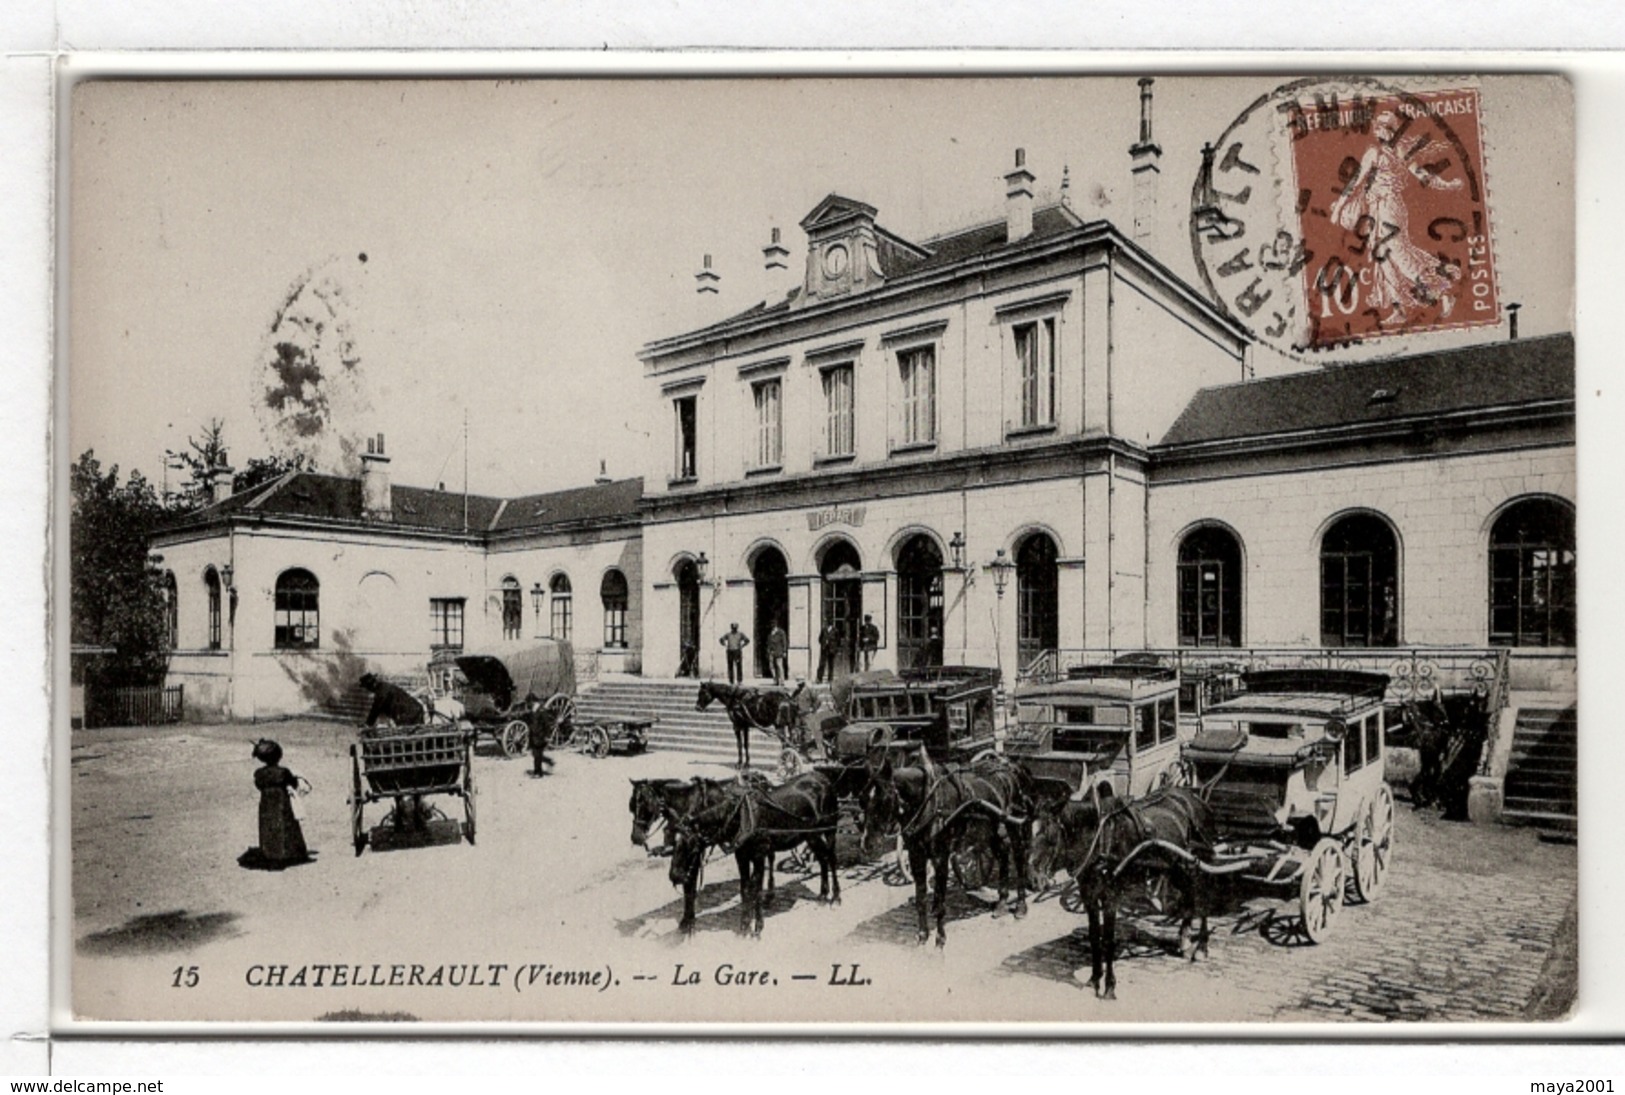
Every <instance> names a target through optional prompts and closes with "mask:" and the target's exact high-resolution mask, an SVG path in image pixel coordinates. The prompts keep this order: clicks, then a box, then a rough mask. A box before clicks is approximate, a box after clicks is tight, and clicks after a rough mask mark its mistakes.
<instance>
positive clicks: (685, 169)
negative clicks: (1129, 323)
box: [64, 74, 1574, 495]
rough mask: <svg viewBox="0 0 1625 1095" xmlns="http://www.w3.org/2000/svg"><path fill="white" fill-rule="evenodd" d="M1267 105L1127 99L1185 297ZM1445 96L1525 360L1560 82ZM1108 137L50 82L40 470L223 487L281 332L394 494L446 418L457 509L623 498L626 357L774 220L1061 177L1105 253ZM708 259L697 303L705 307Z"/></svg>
mask: <svg viewBox="0 0 1625 1095" xmlns="http://www.w3.org/2000/svg"><path fill="white" fill-rule="evenodd" d="M1136 75H1138V74H1136ZM1287 78H1288V77H1286V76H1284V75H1283V76H1279V77H1263V76H1256V75H1255V76H1247V77H1236V78H1219V77H1208V76H1197V75H1170V76H1162V77H1159V79H1158V80H1157V83H1156V85H1155V94H1156V99H1155V108H1154V119H1155V138H1156V140H1157V142H1158V143H1159V144H1160V146H1161V147H1162V149H1163V157H1162V161H1161V168H1162V176H1161V184H1160V196H1159V206H1158V215H1159V235H1158V237H1157V242H1156V246H1155V248H1154V250H1155V252H1156V253H1157V254H1158V257H1159V258H1162V259H1163V261H1164V262H1166V263H1167V264H1168V265H1169V266H1170V267H1171V268H1172V269H1173V270H1174V271H1175V272H1176V273H1177V274H1179V275H1180V276H1182V277H1185V278H1187V279H1188V280H1191V281H1192V283H1193V284H1200V282H1199V279H1197V277H1196V268H1195V263H1194V260H1193V258H1192V256H1191V254H1190V248H1189V243H1188V236H1187V235H1186V234H1185V233H1186V230H1187V223H1188V222H1187V217H1188V214H1189V210H1190V194H1191V187H1192V183H1193V182H1194V180H1195V177H1196V174H1197V170H1198V165H1199V162H1200V150H1201V147H1202V145H1203V143H1204V142H1208V141H1213V140H1215V139H1217V138H1218V136H1219V135H1220V134H1221V133H1222V132H1223V131H1224V130H1225V128H1226V127H1227V126H1228V125H1229V124H1230V122H1231V121H1232V120H1233V119H1234V118H1235V117H1236V116H1237V115H1238V114H1240V113H1241V112H1242V111H1243V110H1244V108H1246V107H1247V105H1248V104H1249V103H1251V102H1252V101H1253V100H1254V99H1255V98H1257V97H1258V96H1259V95H1262V94H1265V93H1267V92H1268V91H1270V90H1271V89H1272V88H1274V87H1276V86H1277V85H1278V84H1280V83H1283V82H1285V80H1286V79H1287ZM1468 85H1474V86H1478V87H1479V88H1480V89H1481V92H1482V96H1483V129H1484V141H1485V149H1484V159H1485V173H1486V175H1487V179H1488V186H1489V190H1490V193H1491V199H1492V200H1491V205H1492V228H1493V234H1494V243H1495V249H1496V266H1497V271H1498V276H1499V278H1500V288H1501V299H1502V300H1503V301H1518V302H1520V303H1522V305H1523V309H1522V312H1521V314H1520V328H1521V331H1522V333H1523V334H1525V335H1539V334H1544V333H1550V332H1555V331H1565V330H1572V328H1573V281H1574V273H1573V271H1574V198H1573V164H1574V147H1573V124H1574V123H1573V111H1572V103H1571V101H1570V98H1569V93H1568V88H1567V86H1566V85H1565V84H1563V83H1562V82H1561V81H1560V80H1555V79H1545V78H1543V79H1540V80H1537V81H1533V82H1532V81H1530V80H1528V79H1521V78H1517V77H1505V76H1477V77H1471V76H1466V77H1460V78H1439V77H1435V78H1432V79H1431V80H1430V81H1428V82H1427V83H1426V84H1424V85H1417V86H1430V87H1456V86H1468ZM1138 110H1139V105H1138V89H1137V87H1136V85H1135V80H1134V77H1133V76H1121V77H1097V78H1056V77H1034V76H1011V77H992V78H959V79H906V80H905V79H896V78H869V79H846V80H842V79H793V80H792V79H766V78H764V79H755V80H739V79H710V80H697V79H690V80H676V79H640V80H631V79H626V80H590V79H574V80H517V81H516V80H500V81H499V80H488V79H482V80H475V81H460V80H441V81H432V82H430V81H401V82H391V81H371V80H369V81H347V82H336V81H334V82H322V81H287V80H283V81H246V80H245V81H235V82H211V81H192V82H161V81H154V82H142V81H101V82H95V81H91V82H84V83H80V84H78V85H76V86H75V88H74V90H73V93H72V101H71V108H70V110H69V112H68V115H69V120H70V123H71V127H70V134H69V135H70V143H69V146H68V148H69V162H68V179H69V190H68V198H67V202H66V206H65V208H66V210H67V215H68V222H67V225H66V227H67V232H66V234H65V239H66V241H67V242H66V245H65V249H66V254H65V255H64V260H65V264H66V267H67V271H68V275H67V293H66V296H65V298H64V299H65V303H66V310H67V315H66V323H67V329H68V332H69V344H68V355H67V358H66V362H65V364H66V367H67V368H68V370H69V377H68V382H69V386H68V391H69V419H70V427H69V431H70V449H71V453H72V455H73V456H75V457H77V456H78V455H79V454H80V453H82V452H84V451H85V450H86V449H94V450H95V452H96V454H97V456H98V458H99V459H100V460H101V461H102V463H103V464H104V465H107V464H118V465H120V466H121V467H122V468H123V469H124V470H126V471H128V470H129V469H131V468H139V469H140V470H141V471H142V472H143V473H144V474H145V475H146V476H147V477H148V478H149V479H151V480H153V481H155V482H162V478H163V453H164V450H165V449H180V448H184V447H185V446H186V442H187V438H188V437H189V436H192V437H197V436H200V435H201V431H202V429H203V427H204V425H205V423H207V422H208V421H209V420H211V419H219V420H221V421H222V422H223V423H224V426H225V436H226V440H227V443H228V445H229V446H230V449H231V454H232V458H233V462H234V463H235V464H236V465H237V466H238V467H241V466H242V465H243V464H244V463H245V462H246V460H247V459H249V458H250V457H253V456H259V455H264V454H266V453H267V452H269V451H271V449H272V447H273V446H276V445H279V444H282V443H284V442H285V440H286V439H287V438H288V437H289V436H293V435H294V434H296V433H297V426H298V423H297V422H292V423H290V420H289V419H288V417H287V416H286V415H285V414H284V415H281V416H279V415H278V414H276V413H274V412H272V411H271V410H270V409H269V408H268V407H267V404H266V400H265V398H264V393H265V390H266V386H267V381H268V380H281V379H286V377H287V376H288V375H290V374H289V373H288V372H287V371H283V372H281V373H278V372H276V371H274V370H273V369H272V362H273V360H274V351H273V347H274V346H275V345H276V344H277V343H278V342H286V341H289V340H290V339H291V340H292V341H293V342H295V343H297V344H299V345H300V346H301V348H302V349H303V350H305V351H306V352H307V353H309V354H311V355H313V356H314V357H316V358H317V359H319V360H322V361H332V362H336V361H338V360H339V359H341V358H342V359H344V360H347V361H349V362H351V363H352V365H351V366H350V367H348V368H346V369H345V370H343V372H344V374H345V375H346V376H349V377H350V378H351V380H352V383H351V384H350V385H349V386H348V387H347V388H346V389H345V390H343V391H335V392H334V393H333V397H332V401H331V406H330V407H329V408H328V409H327V412H326V413H327V414H328V415H329V416H330V418H331V421H332V423H333V428H332V432H333V434H334V435H335V436H343V437H345V438H347V439H348V440H349V442H350V444H351V447H353V445H354V443H355V439H357V438H360V437H363V436H370V435H374V434H377V433H380V432H381V433H384V434H385V435H386V437H387V450H388V453H389V455H390V456H391V458H392V472H393V476H394V480H395V482H397V483H403V484H412V485H422V486H432V485H434V484H436V483H439V482H444V483H446V484H447V485H448V487H450V488H452V489H458V488H460V487H461V486H462V482H463V463H464V444H465V442H464V438H465V420H466V424H467V430H466V436H467V462H468V485H469V488H470V489H471V490H473V491H475V492H476V493H485V494H496V495H515V494H521V493H526V492H532V491H541V490H551V489H557V488H562V487H568V486H572V485H579V484H581V483H584V482H587V481H589V480H590V479H591V478H592V477H593V476H594V475H596V474H597V473H598V471H599V467H600V462H601V461H602V462H603V464H604V466H605V468H606V469H607V471H608V473H609V474H610V475H612V476H616V477H622V476H627V475H636V474H640V473H641V472H642V469H643V468H644V466H645V465H646V463H647V460H646V459H645V458H644V455H643V454H644V453H645V452H646V451H647V449H648V447H649V446H651V445H654V446H656V447H658V449H659V451H660V452H661V453H664V452H665V451H666V447H667V438H666V437H665V436H664V433H663V432H662V433H661V434H660V435H659V436H657V437H651V436H650V435H649V431H651V430H663V429H664V423H663V421H662V422H659V423H653V424H651V423H650V422H649V421H646V417H647V416H646V414H645V412H644V408H645V406H646V405H647V404H648V402H649V401H648V400H647V393H646V391H645V390H644V387H643V382H642V381H641V379H640V378H641V376H642V366H641V364H640V363H639V361H638V359H637V352H638V349H639V347H640V346H642V345H643V344H645V343H647V342H649V341H651V340H654V339H659V338H664V337H668V336H671V335H675V334H679V333H681V332H683V331H685V330H688V329H691V328H693V327H696V326H699V325H700V324H701V323H703V322H708V321H711V320H714V319H717V318H721V316H723V315H727V314H731V313H733V312H736V311H741V310H743V309H745V308H747V307H749V306H750V305H751V304H753V303H755V302H757V301H759V300H761V299H762V298H763V296H764V294H765V290H766V285H765V274H764V273H763V270H762V254H761V249H762V247H763V246H764V245H765V244H766V243H767V242H768V239H769V234H770V230H771V228H772V227H775V226H777V227H779V228H780V229H781V230H782V235H783V238H784V240H785V242H786V244H787V245H788V246H789V247H790V249H791V259H790V263H791V268H792V270H794V271H798V272H799V270H800V268H801V264H802V262H803V261H804V258H805V247H804V244H805V237H804V235H803V234H802V232H801V230H800V228H799V227H798V222H799V221H800V219H801V218H802V217H804V216H805V215H806V214H807V213H808V212H809V211H811V209H812V208H813V207H814V206H815V205H816V204H817V203H818V202H819V201H820V200H821V199H822V198H823V197H824V196H825V195H826V194H829V193H831V192H838V193H841V194H843V195H845V196H848V197H851V198H855V199H858V200H861V201H865V202H867V203H869V204H870V205H873V206H876V207H877V208H878V210H879V215H878V219H879V222H880V223H881V224H882V225H883V226H884V227H886V228H888V229H889V230H891V231H893V232H896V233H898V234H900V235H902V236H904V237H905V238H908V239H913V240H922V239H925V238H927V237H930V236H932V235H935V234H938V233H942V232H946V231H951V230H954V229H957V228H962V227H967V226H969V225H972V224H976V223H981V222H986V221H989V220H994V219H997V218H999V217H1001V216H1002V212H1003V206H1004V184H1003V178H1002V177H1003V175H1004V173H1005V172H1007V171H1009V170H1010V169H1011V166H1012V161H1013V153H1014V150H1015V148H1017V147H1022V148H1025V149H1026V152H1027V164H1028V167H1029V168H1030V169H1031V170H1032V171H1033V172H1034V174H1035V175H1036V176H1037V179H1038V181H1037V184H1036V185H1037V190H1038V200H1039V202H1040V203H1041V204H1042V203H1045V202H1047V201H1053V200H1055V198H1056V197H1057V195H1058V190H1059V186H1060V182H1061V177H1062V170H1063V167H1065V168H1068V169H1069V174H1070V180H1071V190H1070V193H1071V199H1072V204H1073V207H1074V209H1075V210H1077V211H1078V212H1079V213H1080V215H1082V216H1083V217H1084V218H1085V219H1089V220H1092V219H1096V218H1105V219H1109V220H1112V221H1114V222H1115V223H1117V224H1118V225H1119V226H1120V227H1122V228H1123V229H1124V231H1125V232H1127V231H1129V230H1130V228H1131V227H1132V220H1133V216H1132V205H1131V194H1132V189H1131V183H1130V175H1129V156H1128V152H1127V149H1128V146H1129V145H1130V144H1131V143H1132V142H1133V141H1134V140H1135V139H1136V138H1137V136H1138ZM707 253H709V254H711V255H712V256H713V262H714V265H715V268H716V269H717V271H718V272H719V273H720V274H721V275H722V283H721V284H722V294H721V299H720V301H718V302H716V303H715V304H713V305H711V306H709V310H703V309H705V308H706V306H705V305H704V304H703V303H702V302H701V301H700V300H699V299H698V298H697V296H696V294H695V292H694V288H695V282H694V277H693V275H694V273H695V271H696V270H698V269H699V267H700V263H701V258H702V256H703V255H705V254H707ZM318 321H319V322H320V323H321V324H322V328H321V332H320V334H317V333H315V332H316V324H317V322H318ZM1489 337H1494V335H1493V334H1491V333H1487V332H1484V331H1478V332H1468V333H1453V334H1439V335H1431V336H1429V335H1422V336H1414V337H1412V338H1408V339H1405V340H1396V341H1393V342H1387V343H1384V344H1383V346H1381V347H1379V348H1378V349H1377V350H1375V351H1374V350H1372V349H1369V348H1368V349H1362V350H1357V351H1353V352H1354V353H1371V352H1386V353H1392V352H1396V351H1400V350H1413V349H1425V348H1430V347H1435V346H1440V345H1450V344H1456V343H1460V342H1463V341H1482V340H1484V339H1486V338H1489ZM282 364H284V365H286V364H287V362H286V361H284V362H283V363H282ZM284 409H285V408H284ZM290 431H293V432H292V433H290ZM323 453H324V462H330V463H333V464H335V465H336V464H338V463H341V462H342V460H343V458H344V455H345V454H344V452H342V451H340V450H338V449H334V448H332V447H329V448H328V449H325V450H323ZM171 485H172V486H173V485H174V484H173V480H172V482H171Z"/></svg>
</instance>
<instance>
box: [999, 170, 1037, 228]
mask: <svg viewBox="0 0 1625 1095" xmlns="http://www.w3.org/2000/svg"><path fill="white" fill-rule="evenodd" d="M1004 186H1005V199H1006V200H1005V226H1006V227H1005V240H1006V242H1009V243H1016V242H1017V241H1019V240H1024V239H1026V238H1027V237H1028V236H1030V235H1032V234H1033V173H1032V172H1031V171H1028V170H1027V150H1026V149H1025V148H1018V149H1016V169H1015V170H1014V171H1012V172H1010V174H1008V175H1006V176H1005V177H1004Z"/></svg>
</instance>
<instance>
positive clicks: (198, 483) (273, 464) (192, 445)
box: [169, 418, 310, 513]
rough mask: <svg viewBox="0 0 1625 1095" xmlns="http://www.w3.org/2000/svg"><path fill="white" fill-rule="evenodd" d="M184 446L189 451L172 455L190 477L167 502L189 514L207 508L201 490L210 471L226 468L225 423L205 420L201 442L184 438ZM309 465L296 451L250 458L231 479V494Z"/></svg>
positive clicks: (173, 507) (204, 494) (249, 488)
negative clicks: (287, 453) (291, 453)
mask: <svg viewBox="0 0 1625 1095" xmlns="http://www.w3.org/2000/svg"><path fill="white" fill-rule="evenodd" d="M186 444H187V447H188V449H189V450H190V451H187V452H178V453H176V454H175V455H176V456H177V457H179V459H180V462H181V464H182V466H184V467H185V468H186V469H187V471H188V473H189V475H190V478H189V479H188V481H187V484H186V486H185V487H184V488H182V489H181V490H180V491H179V492H177V493H176V495H175V496H174V497H173V498H171V499H170V500H169V506H170V509H171V510H173V511H175V512H177V513H190V512H191V511H192V510H196V509H202V508H203V507H204V506H205V505H207V504H208V495H207V494H206V493H205V490H204V488H205V487H206V486H207V485H208V483H209V480H210V477H211V476H212V475H213V473H214V469H216V468H221V467H229V466H230V462H229V459H228V456H227V452H226V435H225V423H223V422H221V421H220V419H218V418H211V419H209V421H207V422H205V423H204V424H203V436H202V438H201V440H200V439H198V438H195V437H190V436H188V437H187V439H186ZM309 466H310V462H309V460H308V459H307V458H306V456H305V454H304V453H302V452H296V453H294V454H293V455H291V456H288V455H282V454H274V455H271V456H255V457H250V458H249V461H248V463H247V464H246V465H244V466H243V468H242V470H241V471H238V472H237V473H236V474H234V475H233V476H232V477H231V489H232V493H234V494H241V493H242V492H243V491H245V490H252V489H253V488H255V487H257V486H260V485H261V484H263V483H269V482H271V481H272V480H273V479H277V478H279V477H281V476H283V475H285V474H287V473H288V472H290V471H308V470H309Z"/></svg>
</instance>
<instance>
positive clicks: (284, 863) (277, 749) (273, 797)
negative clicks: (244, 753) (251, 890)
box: [254, 738, 310, 871]
mask: <svg viewBox="0 0 1625 1095" xmlns="http://www.w3.org/2000/svg"><path fill="white" fill-rule="evenodd" d="M254 759H255V760H257V761H259V762H260V768H259V770H258V771H257V772H255V773H254V786H255V787H256V788H258V789H259V792H260V846H259V856H258V865H259V866H261V867H264V868H265V869H266V870H273V871H279V870H281V869H282V868H284V867H291V866H293V865H294V864H296V863H304V862H307V861H308V860H309V859H310V852H309V850H308V849H307V848H306V847H305V832H304V830H303V829H302V828H300V826H299V819H298V818H296V817H294V815H293V803H292V802H291V801H290V800H289V797H288V796H289V795H291V794H294V793H296V792H297V791H298V789H299V777H298V776H296V775H294V774H293V773H292V772H290V771H288V770H287V769H286V768H284V767H282V746H280V745H278V744H277V743H276V742H274V741H271V740H270V739H269V738H262V739H260V741H259V742H258V743H256V744H255V746H254Z"/></svg>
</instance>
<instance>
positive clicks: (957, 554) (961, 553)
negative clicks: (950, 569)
mask: <svg viewBox="0 0 1625 1095" xmlns="http://www.w3.org/2000/svg"><path fill="white" fill-rule="evenodd" d="M948 550H949V551H951V552H953V553H954V569H955V570H964V569H965V534H964V533H963V532H959V531H955V532H954V538H953V539H952V540H949V541H948Z"/></svg>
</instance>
